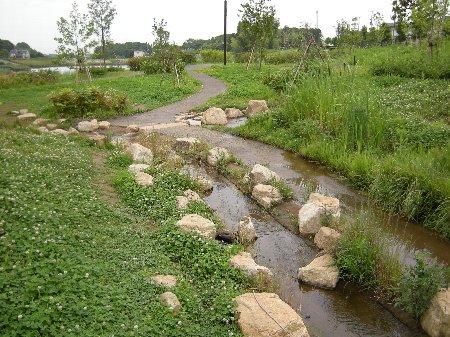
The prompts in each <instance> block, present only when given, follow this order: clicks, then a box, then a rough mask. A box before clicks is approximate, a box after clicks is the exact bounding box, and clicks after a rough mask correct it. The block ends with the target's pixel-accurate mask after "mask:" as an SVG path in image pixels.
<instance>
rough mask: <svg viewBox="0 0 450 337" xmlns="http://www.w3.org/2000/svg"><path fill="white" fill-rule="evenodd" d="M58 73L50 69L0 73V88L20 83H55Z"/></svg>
mask: <svg viewBox="0 0 450 337" xmlns="http://www.w3.org/2000/svg"><path fill="white" fill-rule="evenodd" d="M57 80H58V75H57V73H56V72H54V71H52V70H39V71H33V72H18V73H10V74H7V75H0V88H10V87H16V86H21V85H28V84H31V85H42V84H47V83H55V82H56V81H57Z"/></svg>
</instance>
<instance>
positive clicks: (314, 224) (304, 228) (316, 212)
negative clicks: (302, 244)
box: [298, 202, 325, 235]
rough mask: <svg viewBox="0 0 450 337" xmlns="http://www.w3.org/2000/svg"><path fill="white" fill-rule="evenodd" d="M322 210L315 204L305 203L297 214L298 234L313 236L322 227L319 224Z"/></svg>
mask: <svg viewBox="0 0 450 337" xmlns="http://www.w3.org/2000/svg"><path fill="white" fill-rule="evenodd" d="M324 213H325V210H324V208H323V207H322V206H321V205H318V204H316V203H312V202H311V203H307V204H305V205H303V206H302V208H300V210H299V212H298V226H299V231H300V234H304V235H310V234H313V235H315V234H316V233H317V232H318V231H319V230H320V227H321V226H322V225H321V223H320V220H321V216H322V214H324Z"/></svg>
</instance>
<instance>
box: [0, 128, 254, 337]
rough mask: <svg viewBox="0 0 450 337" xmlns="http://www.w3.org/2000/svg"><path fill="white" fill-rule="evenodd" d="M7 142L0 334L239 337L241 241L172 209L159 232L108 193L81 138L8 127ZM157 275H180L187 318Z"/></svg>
mask: <svg viewBox="0 0 450 337" xmlns="http://www.w3.org/2000/svg"><path fill="white" fill-rule="evenodd" d="M0 145H1V146H0V165H1V169H2V172H3V174H2V177H1V178H0V193H1V197H0V218H1V220H0V228H1V230H2V231H1V236H0V310H1V312H2V313H3V314H2V316H1V318H0V329H1V331H2V334H5V335H8V336H35V335H38V334H39V335H54V336H60V335H61V336H62V335H64V336H78V335H86V336H94V335H108V336H111V335H120V336H136V335H145V336H192V335H194V336H211V337H213V336H223V337H225V336H229V335H231V334H233V335H236V336H240V332H239V328H238V326H237V325H236V324H235V323H234V319H235V318H234V304H233V302H232V300H231V299H232V298H233V297H235V296H237V295H239V294H241V293H242V292H244V291H245V289H244V288H243V286H248V285H249V283H248V282H247V280H246V279H245V278H244V277H243V276H242V275H241V274H240V273H238V272H237V271H236V270H234V269H231V268H230V267H228V264H227V261H228V258H229V257H230V256H231V254H233V253H234V252H236V249H237V247H234V246H233V247H231V248H228V247H226V246H222V245H220V244H219V243H217V242H212V241H207V240H204V239H202V238H200V237H199V236H197V235H186V234H184V233H182V232H180V231H178V230H177V229H176V228H174V226H173V222H172V223H169V222H167V223H166V222H165V220H164V217H163V216H159V219H161V220H162V222H161V223H158V225H161V226H162V229H161V230H160V231H158V232H151V231H149V230H148V225H149V224H148V219H147V218H146V217H145V214H143V215H144V216H143V217H140V216H137V215H136V216H135V215H131V214H129V213H127V210H126V209H123V207H122V205H120V204H119V205H114V206H113V205H111V204H110V203H109V202H106V201H104V199H103V195H102V194H101V191H99V186H97V185H96V184H95V181H96V178H97V177H98V175H104V174H105V171H103V170H104V168H103V169H101V168H99V167H94V166H93V163H92V159H91V158H92V157H91V156H92V155H93V154H94V151H96V150H95V148H93V147H90V146H87V145H86V143H85V142H81V141H79V140H78V139H77V138H65V137H57V136H52V135H48V134H35V133H33V132H31V131H30V130H22V129H14V130H8V129H1V130H0ZM102 154H103V153H99V152H97V153H95V155H102ZM113 172H114V171H113ZM162 180H164V179H162ZM164 181H165V180H164ZM177 181H178V182H177V183H176V185H177V186H182V185H183V186H186V185H185V184H186V182H185V178H183V177H182V178H179V179H178V180H177ZM162 185H165V186H167V187H168V188H172V187H171V184H170V183H169V182H168V180H167V181H166V182H164V183H163V184H162ZM161 191H162V186H161ZM166 195H167V194H161V197H162V198H163V197H165V196H166ZM194 207H195V206H194ZM209 212H210V211H209ZM168 216H169V217H170V214H169V215H168ZM172 219H174V218H172ZM163 222H164V223H165V224H166V225H164V224H163ZM211 271H213V273H211ZM210 273H211V274H210ZM156 274H172V275H176V276H177V279H178V284H177V286H176V287H175V288H173V289H171V291H173V292H174V293H175V294H176V295H177V296H178V298H179V299H180V301H181V303H182V305H183V310H182V312H181V313H180V314H179V315H178V316H174V315H172V314H171V313H170V312H169V311H168V310H167V309H166V308H165V307H164V306H163V304H162V303H161V302H160V301H159V295H160V294H161V293H163V292H164V291H166V288H164V287H162V286H159V285H156V284H155V283H153V282H152V281H151V279H150V277H151V276H153V275H156Z"/></svg>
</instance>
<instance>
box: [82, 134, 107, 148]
mask: <svg viewBox="0 0 450 337" xmlns="http://www.w3.org/2000/svg"><path fill="white" fill-rule="evenodd" d="M86 137H87V138H88V139H90V140H92V141H94V142H95V143H96V144H97V145H99V146H102V145H105V141H106V136H105V135H99V134H98V133H93V134H87V135H86Z"/></svg>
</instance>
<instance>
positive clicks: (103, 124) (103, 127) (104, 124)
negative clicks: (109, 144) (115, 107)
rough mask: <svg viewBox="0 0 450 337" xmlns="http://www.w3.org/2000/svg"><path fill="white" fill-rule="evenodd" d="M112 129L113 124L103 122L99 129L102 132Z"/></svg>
mask: <svg viewBox="0 0 450 337" xmlns="http://www.w3.org/2000/svg"><path fill="white" fill-rule="evenodd" d="M110 127H111V123H110V122H108V121H101V122H100V123H98V128H99V129H100V130H108V129H109V128H110Z"/></svg>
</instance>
